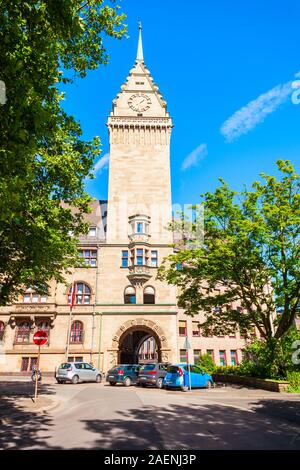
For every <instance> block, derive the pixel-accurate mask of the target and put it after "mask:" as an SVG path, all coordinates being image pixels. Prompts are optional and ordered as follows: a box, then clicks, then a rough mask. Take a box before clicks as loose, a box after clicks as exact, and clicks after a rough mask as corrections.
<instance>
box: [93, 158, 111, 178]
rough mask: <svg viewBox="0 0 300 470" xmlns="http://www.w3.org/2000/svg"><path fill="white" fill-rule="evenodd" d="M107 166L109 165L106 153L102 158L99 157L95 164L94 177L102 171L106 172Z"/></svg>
mask: <svg viewBox="0 0 300 470" xmlns="http://www.w3.org/2000/svg"><path fill="white" fill-rule="evenodd" d="M108 164H109V153H106V154H105V155H103V157H101V158H100V159H99V160H98V161H97V163H96V164H95V166H94V174H95V176H96V175H97V174H98V175H100V174H101V173H102V171H103V170H106V169H107V168H108Z"/></svg>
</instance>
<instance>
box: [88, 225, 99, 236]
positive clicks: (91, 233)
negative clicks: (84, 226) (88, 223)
mask: <svg viewBox="0 0 300 470" xmlns="http://www.w3.org/2000/svg"><path fill="white" fill-rule="evenodd" d="M96 235H97V228H96V227H90V228H89V233H88V236H89V237H96Z"/></svg>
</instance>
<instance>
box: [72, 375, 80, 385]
mask: <svg viewBox="0 0 300 470" xmlns="http://www.w3.org/2000/svg"><path fill="white" fill-rule="evenodd" d="M71 382H72V384H78V382H79V377H78V375H73V377H72V380H71Z"/></svg>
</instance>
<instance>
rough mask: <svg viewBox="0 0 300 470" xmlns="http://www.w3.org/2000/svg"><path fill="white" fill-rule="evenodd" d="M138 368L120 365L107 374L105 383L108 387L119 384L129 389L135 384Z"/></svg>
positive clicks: (130, 365)
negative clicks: (107, 383) (108, 384)
mask: <svg viewBox="0 0 300 470" xmlns="http://www.w3.org/2000/svg"><path fill="white" fill-rule="evenodd" d="M140 367H141V366H139V365H138V364H120V365H118V366H116V367H114V368H113V369H110V370H109V371H108V372H107V374H106V381H107V382H109V383H110V385H116V384H117V383H121V384H123V385H125V387H129V386H130V385H133V384H136V383H137V380H138V375H139V370H140Z"/></svg>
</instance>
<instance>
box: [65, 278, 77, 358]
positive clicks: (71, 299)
mask: <svg viewBox="0 0 300 470" xmlns="http://www.w3.org/2000/svg"><path fill="white" fill-rule="evenodd" d="M74 298H75V283H74V282H73V280H72V288H71V298H70V304H69V305H70V313H69V324H68V333H67V343H66V352H65V362H68V357H69V344H70V334H71V324H72V310H73V306H74Z"/></svg>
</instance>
